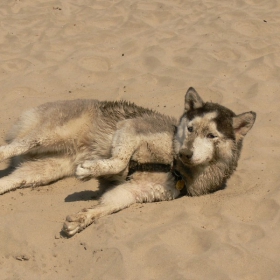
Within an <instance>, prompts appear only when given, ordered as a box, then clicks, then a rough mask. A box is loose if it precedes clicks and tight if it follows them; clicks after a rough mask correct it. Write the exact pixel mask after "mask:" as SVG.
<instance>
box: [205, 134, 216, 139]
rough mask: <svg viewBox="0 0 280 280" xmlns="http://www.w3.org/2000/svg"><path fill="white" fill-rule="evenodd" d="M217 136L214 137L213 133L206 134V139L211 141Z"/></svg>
mask: <svg viewBox="0 0 280 280" xmlns="http://www.w3.org/2000/svg"><path fill="white" fill-rule="evenodd" d="M216 137H217V136H215V135H214V134H213V133H208V134H207V138H209V139H213V138H216Z"/></svg>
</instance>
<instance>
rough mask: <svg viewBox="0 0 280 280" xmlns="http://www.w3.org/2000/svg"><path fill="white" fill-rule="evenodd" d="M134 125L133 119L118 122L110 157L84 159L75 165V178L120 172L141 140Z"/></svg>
mask: <svg viewBox="0 0 280 280" xmlns="http://www.w3.org/2000/svg"><path fill="white" fill-rule="evenodd" d="M134 125H135V124H134V120H124V121H122V122H120V123H119V124H118V129H117V131H116V132H115V134H114V136H113V141H112V151H111V153H112V156H111V158H108V159H98V160H86V161H84V162H83V163H81V164H79V165H78V166H77V169H76V176H77V178H79V179H84V178H87V177H95V178H96V177H99V176H104V175H114V174H118V173H121V172H122V171H123V170H124V169H125V168H126V167H127V165H128V163H129V160H130V158H131V157H132V155H133V153H134V152H135V150H136V149H137V148H138V147H139V145H140V142H141V137H140V136H139V135H138V134H137V133H136V132H135V130H134Z"/></svg>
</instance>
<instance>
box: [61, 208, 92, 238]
mask: <svg viewBox="0 0 280 280" xmlns="http://www.w3.org/2000/svg"><path fill="white" fill-rule="evenodd" d="M91 223H92V221H91V220H90V219H89V218H88V217H87V215H86V213H81V212H80V213H77V214H74V215H69V216H67V217H66V221H65V222H64V224H63V228H62V231H63V232H64V233H65V234H66V235H67V236H69V237H70V236H73V235H74V234H76V233H78V232H80V231H82V230H83V229H84V228H86V227H87V226H88V225H90V224H91Z"/></svg>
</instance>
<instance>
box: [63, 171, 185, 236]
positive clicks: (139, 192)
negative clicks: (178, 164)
mask: <svg viewBox="0 0 280 280" xmlns="http://www.w3.org/2000/svg"><path fill="white" fill-rule="evenodd" d="M152 175H153V176H152V178H151V181H147V180H145V181H142V180H131V181H128V182H127V183H124V184H121V185H118V186H116V187H114V188H113V189H111V190H109V191H107V192H106V193H105V194H104V195H103V196H102V197H101V199H100V201H99V204H98V205H97V206H95V207H93V208H88V209H84V210H82V211H80V212H78V213H77V214H74V215H70V216H67V217H66V222H65V223H64V225H63V229H62V231H63V232H64V233H65V234H67V235H68V236H72V235H74V234H76V233H77V232H80V231H82V230H83V229H84V228H86V227H87V226H89V225H90V224H91V223H93V222H94V220H96V219H98V218H100V217H103V216H105V215H109V214H111V213H114V212H118V211H120V210H122V209H124V208H127V207H129V206H130V205H132V204H134V203H144V202H154V201H164V200H172V199H175V198H176V197H178V196H179V194H180V192H179V191H178V190H177V189H176V188H175V182H174V179H173V176H172V175H171V174H170V173H161V174H152ZM145 176H146V178H147V176H148V174H145ZM156 176H157V177H156ZM149 179H150V178H149Z"/></svg>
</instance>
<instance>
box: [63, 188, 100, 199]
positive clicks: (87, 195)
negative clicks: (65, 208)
mask: <svg viewBox="0 0 280 280" xmlns="http://www.w3.org/2000/svg"><path fill="white" fill-rule="evenodd" d="M101 195H102V192H101V191H100V190H97V191H90V190H87V191H81V192H75V193H72V194H69V195H68V196H67V197H65V199H64V201H65V202H74V201H90V200H98V199H99V198H100V196H101Z"/></svg>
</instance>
